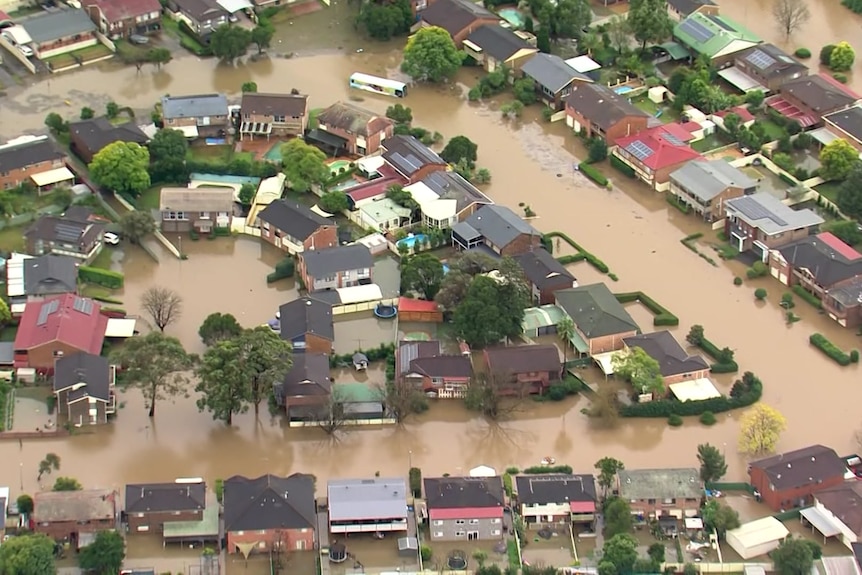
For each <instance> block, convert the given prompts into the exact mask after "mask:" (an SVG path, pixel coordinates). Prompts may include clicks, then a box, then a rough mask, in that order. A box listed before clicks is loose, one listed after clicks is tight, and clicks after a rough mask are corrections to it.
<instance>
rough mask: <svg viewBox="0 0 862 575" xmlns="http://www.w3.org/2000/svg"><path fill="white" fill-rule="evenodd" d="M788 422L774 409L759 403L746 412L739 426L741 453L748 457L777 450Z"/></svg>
mask: <svg viewBox="0 0 862 575" xmlns="http://www.w3.org/2000/svg"><path fill="white" fill-rule="evenodd" d="M786 427H787V420H786V419H784V416H783V415H781V413H779V412H778V410H777V409H775V408H774V407H770V406H768V405H766V404H764V403H758V404H756V405H755V406H754V407H752V408H751V409H749V410H748V411H746V412H745V414H743V416H742V421H740V424H739V451H741V452H742V453H746V454H748V455H758V454H761V453H769V452H771V451H773V450H774V449H775V446H776V445H777V444H778V439H779V438H780V437H781V432H782V431H784V429H785V428H786Z"/></svg>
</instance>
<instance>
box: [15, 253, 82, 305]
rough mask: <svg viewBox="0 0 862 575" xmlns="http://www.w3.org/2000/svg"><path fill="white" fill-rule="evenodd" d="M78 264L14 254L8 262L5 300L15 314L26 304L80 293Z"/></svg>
mask: <svg viewBox="0 0 862 575" xmlns="http://www.w3.org/2000/svg"><path fill="white" fill-rule="evenodd" d="M79 261H80V260H76V259H75V258H71V257H69V256H58V255H54V254H46V255H44V256H39V257H32V256H28V255H25V254H17V253H13V254H12V256H11V257H10V258H9V259H7V260H6V297H7V298H8V300H7V303H8V304H9V306H10V309H11V310H12V313H13V314H15V313H16V308H18V306H23V305H26V304H27V302H31V301H39V300H42V299H45V298H46V297H50V296H57V295H63V294H67V293H72V294H74V293H78V263H79ZM20 309H22V310H23V308H20Z"/></svg>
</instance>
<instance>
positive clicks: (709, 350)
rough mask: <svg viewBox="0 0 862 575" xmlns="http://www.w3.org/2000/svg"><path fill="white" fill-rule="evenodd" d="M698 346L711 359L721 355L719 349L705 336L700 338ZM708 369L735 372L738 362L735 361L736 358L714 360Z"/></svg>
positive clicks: (717, 371)
mask: <svg viewBox="0 0 862 575" xmlns="http://www.w3.org/2000/svg"><path fill="white" fill-rule="evenodd" d="M698 347H699V348H700V349H702V350H703V351H704V352H705V353H706V354H707V355H708V356H710V357H711V358H712V359H715V360H717V359H718V356H719V355H721V349H720V348H719V347H718V346H717V345H715V344H714V343H712V342H711V341H709V340H708V339H706V338H705V337H704V338H701V340H700V344H699V345H698ZM709 369H710V370H711V371H712V372H713V373H736V372H737V371H739V364H738V363H736V360H730V361H729V362H727V363H717V362H716V363H713V364H712V365H711V366H709Z"/></svg>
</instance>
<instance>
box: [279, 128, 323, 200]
mask: <svg viewBox="0 0 862 575" xmlns="http://www.w3.org/2000/svg"><path fill="white" fill-rule="evenodd" d="M281 157H282V165H283V166H284V173H285V175H286V176H287V181H288V182H289V183H290V187H291V189H293V190H294V191H296V192H307V191H309V190H311V186H312V185H314V184H322V183H323V182H325V181H326V180H327V179H328V178H329V168H328V167H327V166H326V163H325V162H326V154H324V153H323V152H321V151H320V150H318V149H317V148H315V147H314V146H312V145H310V144H306V143H305V142H304V141H303V140H301V139H299V138H294V139H293V140H291V141H289V142H288V143H286V144H284V145H283V146H282V147H281Z"/></svg>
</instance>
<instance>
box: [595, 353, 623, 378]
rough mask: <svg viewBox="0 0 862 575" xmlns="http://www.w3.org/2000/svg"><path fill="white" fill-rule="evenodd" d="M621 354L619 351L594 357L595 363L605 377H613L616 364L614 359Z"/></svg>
mask: <svg viewBox="0 0 862 575" xmlns="http://www.w3.org/2000/svg"><path fill="white" fill-rule="evenodd" d="M617 353H619V352H617V351H609V352H607V353H599V354H596V355H594V356H593V361H595V362H596V363H597V364H598V366H599V368H601V370H602V373H604V374H605V375H613V374H614V364H613V357H614V356H615V355H616V354H617Z"/></svg>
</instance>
